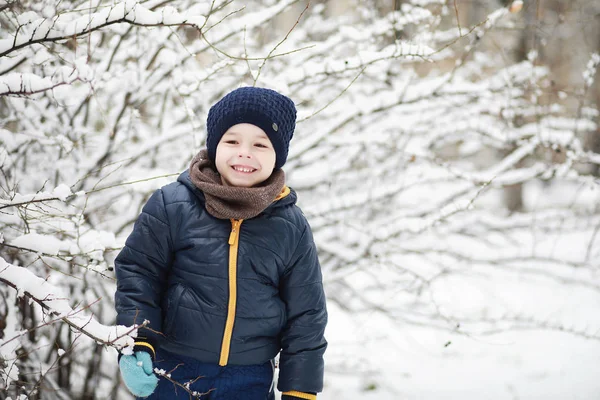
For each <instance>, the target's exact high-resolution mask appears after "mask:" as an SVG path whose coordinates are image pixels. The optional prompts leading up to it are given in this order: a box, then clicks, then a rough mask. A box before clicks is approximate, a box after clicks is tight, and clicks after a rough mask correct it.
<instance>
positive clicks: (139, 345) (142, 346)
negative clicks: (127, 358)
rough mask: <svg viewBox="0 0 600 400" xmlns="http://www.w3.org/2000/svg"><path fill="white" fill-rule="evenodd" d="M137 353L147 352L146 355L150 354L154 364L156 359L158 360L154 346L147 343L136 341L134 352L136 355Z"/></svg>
mask: <svg viewBox="0 0 600 400" xmlns="http://www.w3.org/2000/svg"><path fill="white" fill-rule="evenodd" d="M136 351H145V352H146V353H148V354H150V358H152V362H154V359H155V358H156V351H155V350H154V346H153V345H152V344H151V343H149V342H147V341H142V340H140V341H136V342H135V343H134V345H133V352H134V353H135V352H136Z"/></svg>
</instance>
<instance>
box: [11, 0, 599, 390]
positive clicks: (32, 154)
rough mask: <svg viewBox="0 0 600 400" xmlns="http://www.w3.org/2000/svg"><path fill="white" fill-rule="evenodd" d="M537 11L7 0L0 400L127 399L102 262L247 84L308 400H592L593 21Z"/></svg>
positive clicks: (507, 5) (595, 223)
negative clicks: (280, 168)
mask: <svg viewBox="0 0 600 400" xmlns="http://www.w3.org/2000/svg"><path fill="white" fill-rule="evenodd" d="M541 3H542V2H541V1H539V0H538V1H531V2H521V1H506V2H502V1H496V0H486V1H481V2H479V3H477V4H475V3H473V4H471V3H470V2H464V1H450V0H448V1H446V0H404V1H391V2H386V1H379V0H377V1H376V0H371V1H359V0H335V1H334V0H329V1H318V2H317V1H313V2H311V3H307V2H306V1H299V0H284V1H274V0H262V1H258V0H256V1H247V2H240V1H216V0H215V1H209V0H206V1H197V0H193V1H192V0H145V1H144V0H127V1H117V0H114V1H110V0H80V1H78V0H63V1H58V0H42V1H33V0H20V1H15V0H13V1H4V2H0V282H1V284H0V399H8V398H10V399H20V400H24V399H40V398H41V399H130V398H132V396H131V395H130V394H129V393H128V392H127V390H126V389H125V387H124V385H123V384H122V383H121V381H120V376H119V371H118V368H117V364H116V355H117V349H122V348H123V347H126V346H129V345H131V343H132V342H133V337H134V336H135V335H136V333H137V331H136V329H135V327H122V326H121V327H116V326H114V319H115V311H114V304H113V296H114V291H115V281H114V271H113V260H114V257H115V256H116V254H117V253H118V251H119V250H120V248H121V247H122V246H123V243H124V241H125V239H126V237H127V236H128V234H129V233H130V231H131V228H132V224H133V222H134V221H135V218H136V217H137V215H138V214H139V212H140V209H141V207H142V205H143V204H144V203H145V201H146V200H147V199H148V197H149V196H150V194H151V193H152V192H153V191H154V190H155V189H157V188H159V187H161V186H162V185H164V184H166V183H168V182H171V181H173V180H174V179H175V178H176V176H177V175H178V174H179V172H181V171H182V170H184V169H185V168H186V167H187V165H188V163H189V161H190V159H191V157H192V156H193V155H194V154H195V153H196V152H197V151H198V150H199V149H200V148H202V146H203V143H204V138H205V119H206V115H207V112H208V109H209V108H210V106H211V105H212V104H214V102H215V101H217V100H218V99H219V98H221V97H222V96H223V95H224V94H225V93H227V92H228V91H230V90H232V89H234V88H236V87H238V86H241V85H257V86H265V87H270V88H273V89H276V90H279V91H281V92H282V93H284V94H286V95H288V96H290V97H291V98H293V99H294V101H295V102H296V104H297V107H298V111H299V116H298V124H297V130H296V133H295V136H294V139H293V141H292V145H291V150H290V157H289V159H288V162H287V164H286V166H285V168H284V169H285V171H286V174H287V179H288V185H289V186H291V187H293V188H294V189H296V190H297V191H298V193H299V196H300V200H299V201H300V206H301V207H302V209H303V211H304V213H305V214H306V216H307V217H308V219H309V221H310V223H311V226H312V228H313V231H314V235H315V240H316V242H317V246H318V247H319V252H320V259H321V263H322V267H323V274H324V280H325V285H326V286H325V287H326V292H327V295H328V299H329V301H328V309H329V314H330V320H329V321H330V322H329V325H328V328H327V332H326V334H327V339H328V341H329V343H330V345H329V348H328V351H327V353H326V376H325V389H324V392H323V393H322V394H320V395H319V399H325V400H332V399H378V400H386V399H394V400H396V399H434V400H437V399H440V400H444V399H464V400H471V399H473V400H474V399H528V400H529V399H544V400H550V399H556V400H560V399H581V400H583V399H586V400H587V399H598V398H600V379H599V377H600V312H598V310H600V276H599V272H600V271H599V268H600V262H599V261H598V260H599V257H600V239H599V238H598V231H599V230H600V212H599V209H598V204H599V200H600V186H599V183H598V179H597V176H598V171H599V169H600V168H599V166H600V154H598V153H599V150H600V147H599V146H598V144H597V143H600V138H599V135H600V134H599V133H598V132H599V131H598V126H597V122H598V116H599V114H598V108H597V103H598V101H600V85H599V84H598V83H597V82H598V80H597V79H596V78H597V75H598V74H597V67H598V64H599V63H600V56H599V55H598V53H597V52H598V51H599V50H600V48H598V47H597V42H598V40H596V39H597V38H600V27H599V26H598V25H599V24H598V22H597V21H596V20H594V19H593V18H592V17H591V16H593V15H598V14H599V13H600V8H599V7H598V5H597V4H595V2H594V1H591V0H590V1H585V0H578V1H573V2H568V3H569V4H568V6H566V5H565V7H563V8H562V9H561V10H562V11H561V12H562V14H561V13H558V11H556V10H558V9H560V7H558V8H554V9H550V8H548V9H547V10H546V9H545V8H543V7H544V5H543V4H541ZM540 9H543V10H546V12H547V14H546V15H547V16H549V17H547V18H546V17H544V16H543V15H542V13H541V12H540ZM554 11H556V13H555V14H552V12H554ZM587 16H590V17H589V18H588V17H587ZM548 21H549V22H548ZM565 21H566V22H565ZM553 38H560V40H562V41H564V42H560V43H562V45H561V46H562V47H561V46H558V45H556V43H555V42H553V41H552V39H553ZM556 41H559V39H556ZM564 43H568V44H570V45H564ZM561 53H563V54H562V57H563V58H564V59H568V62H566V63H565V65H567V66H568V69H566V71H567V72H564V70H563V71H562V74H561V75H560V76H558V75H557V70H556V68H553V66H554V64H553V63H552V62H551V61H552V60H554V59H555V58H556V55H557V54H561Z"/></svg>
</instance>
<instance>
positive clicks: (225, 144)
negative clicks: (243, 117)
mask: <svg viewBox="0 0 600 400" xmlns="http://www.w3.org/2000/svg"><path fill="white" fill-rule="evenodd" d="M275 158H276V155H275V150H274V149H273V145H272V144H271V141H270V140H269V138H268V136H267V134H266V133H265V132H264V131H263V130H262V129H260V128H259V127H258V126H255V125H252V124H237V125H234V126H232V127H231V128H229V129H228V130H227V131H226V132H225V134H224V135H223V137H222V138H221V140H220V141H219V144H217V154H216V157H215V165H216V167H217V171H219V174H221V181H222V182H223V184H224V185H227V186H239V187H252V186H255V185H258V184H259V183H261V182H263V181H265V180H266V179H267V178H268V177H269V176H271V173H272V172H273V169H274V167H275Z"/></svg>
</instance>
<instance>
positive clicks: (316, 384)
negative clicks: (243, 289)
mask: <svg viewBox="0 0 600 400" xmlns="http://www.w3.org/2000/svg"><path fill="white" fill-rule="evenodd" d="M279 290H280V296H281V298H282V300H283V301H284V303H285V305H286V313H287V323H286V326H285V327H284V329H283V332H282V335H281V354H280V358H279V369H280V372H279V381H278V385H277V387H278V389H279V390H280V391H281V392H282V393H283V394H284V395H293V396H298V395H299V393H300V395H301V394H308V393H311V394H314V393H317V392H321V391H322V390H323V373H324V363H323V354H324V353H325V349H326V348H327V341H326V340H325V337H324V332H325V326H326V324H327V309H326V304H325V293H324V291H323V278H322V275H321V266H320V265H319V260H318V258H317V248H316V246H315V243H314V241H313V237H312V232H311V230H310V227H309V226H308V223H306V225H305V228H304V232H303V233H302V236H301V238H300V241H299V243H298V246H297V248H296V250H295V251H294V253H293V255H292V258H291V261H290V263H289V264H288V268H287V269H286V271H285V272H284V275H283V277H282V280H281V281H280V289H279ZM301 398H314V395H313V397H301Z"/></svg>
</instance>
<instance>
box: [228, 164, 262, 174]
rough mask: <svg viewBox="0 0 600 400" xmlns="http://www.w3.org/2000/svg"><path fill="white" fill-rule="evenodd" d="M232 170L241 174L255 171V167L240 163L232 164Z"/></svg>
mask: <svg viewBox="0 0 600 400" xmlns="http://www.w3.org/2000/svg"><path fill="white" fill-rule="evenodd" d="M231 168H232V169H233V170H234V171H236V172H241V173H243V174H251V173H253V172H254V171H256V168H252V167H242V166H240V165H234V166H232V167H231Z"/></svg>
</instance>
